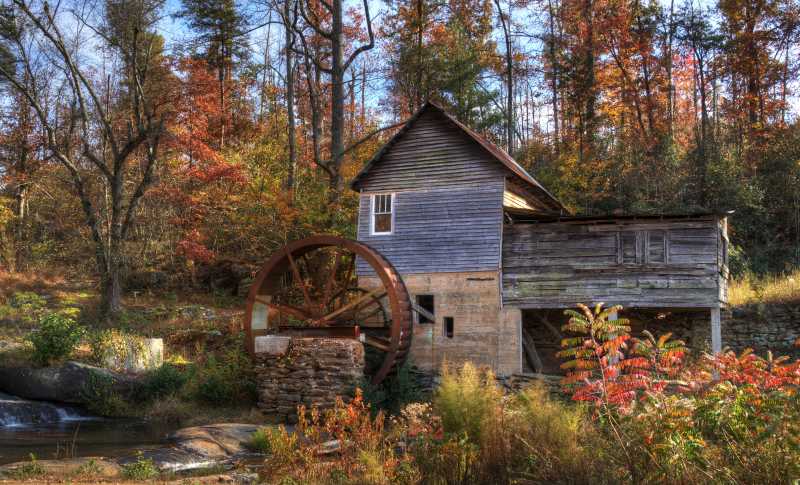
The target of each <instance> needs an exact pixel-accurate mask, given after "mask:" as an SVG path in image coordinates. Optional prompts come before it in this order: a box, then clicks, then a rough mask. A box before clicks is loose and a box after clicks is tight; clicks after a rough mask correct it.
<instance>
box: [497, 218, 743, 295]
mask: <svg viewBox="0 0 800 485" xmlns="http://www.w3.org/2000/svg"><path fill="white" fill-rule="evenodd" d="M723 234H724V229H723V227H722V226H721V225H720V224H719V222H718V219H717V218H708V219H690V220H685V219H680V220H654V221H649V220H623V219H620V220H617V221H615V222H614V223H605V224H595V223H591V222H584V223H577V222H574V221H573V222H568V223H567V222H550V223H533V224H529V223H519V224H513V225H507V226H506V227H505V230H504V235H503V262H502V264H503V302H504V304H505V305H511V306H517V307H520V308H561V307H571V306H574V305H575V303H579V302H580V303H596V302H605V303H607V304H622V305H624V306H628V307H642V308H644V307H676V308H699V307H718V306H720V304H724V303H725V294H726V291H725V288H724V286H725V285H726V277H727V270H726V269H725V268H723V266H724V265H723V264H722V263H723V262H722V261H721V254H722V253H721V251H720V249H719V246H720V244H721V241H722V237H723Z"/></svg>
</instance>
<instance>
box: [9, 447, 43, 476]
mask: <svg viewBox="0 0 800 485" xmlns="http://www.w3.org/2000/svg"><path fill="white" fill-rule="evenodd" d="M28 456H29V458H30V461H28V462H26V463H23V464H22V465H20V467H19V468H17V469H15V470H14V476H15V478H17V479H19V480H27V479H30V478H36V477H40V476H42V475H44V474H45V469H44V467H43V466H42V464H41V463H39V460H38V458H36V455H34V454H33V453H31V454H30V455H28Z"/></svg>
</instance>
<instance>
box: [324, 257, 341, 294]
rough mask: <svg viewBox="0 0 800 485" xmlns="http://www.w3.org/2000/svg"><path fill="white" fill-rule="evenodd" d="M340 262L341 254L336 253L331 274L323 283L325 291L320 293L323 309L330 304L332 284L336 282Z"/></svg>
mask: <svg viewBox="0 0 800 485" xmlns="http://www.w3.org/2000/svg"><path fill="white" fill-rule="evenodd" d="M341 262H342V253H340V252H339V251H336V259H335V260H334V262H333V268H332V269H331V274H330V275H329V276H328V281H326V282H325V290H324V291H323V293H322V301H323V305H324V307H325V308H327V307H328V305H329V304H330V303H331V294H332V292H333V283H334V282H335V281H336V275H337V274H338V273H339V265H340V264H341Z"/></svg>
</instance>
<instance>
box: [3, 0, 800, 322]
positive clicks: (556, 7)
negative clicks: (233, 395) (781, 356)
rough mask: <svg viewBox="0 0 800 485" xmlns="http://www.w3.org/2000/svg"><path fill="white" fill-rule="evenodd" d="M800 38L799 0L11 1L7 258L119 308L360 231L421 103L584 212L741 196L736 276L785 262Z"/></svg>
mask: <svg viewBox="0 0 800 485" xmlns="http://www.w3.org/2000/svg"><path fill="white" fill-rule="evenodd" d="M798 42H800V3H798V1H797V0H720V1H719V2H718V3H713V2H702V3H697V2H694V1H692V0H662V1H658V2H657V1H649V2H648V1H645V0H389V1H370V0H364V1H363V3H361V2H355V1H351V0H348V1H344V0H253V1H246V2H234V1H232V0H220V1H216V0H182V1H181V2H177V1H172V0H170V1H167V2H164V1H161V0H63V1H55V2H51V3H46V2H42V1H40V0H3V2H2V7H1V8H0V177H2V182H1V183H0V266H1V267H3V268H5V269H6V270H8V271H19V272H30V271H52V270H53V269H54V268H55V269H58V270H59V271H67V272H68V273H72V274H76V275H93V277H96V278H97V280H98V281H99V289H100V293H101V294H102V310H103V311H104V312H106V313H108V314H114V313H116V312H119V311H120V310H121V308H122V297H123V294H124V292H125V290H126V289H135V288H138V287H141V286H150V287H152V286H169V285H172V286H175V287H179V286H183V287H186V286H189V287H193V286H201V285H204V284H205V285H209V284H211V283H210V281H211V280H213V277H211V278H210V279H209V277H208V275H209V274H212V275H213V274H220V273H225V272H227V273H231V274H234V275H240V274H243V273H246V272H247V271H246V270H247V269H253V268H255V267H256V266H255V265H256V264H257V263H259V262H261V261H263V260H264V259H265V258H266V257H267V256H268V255H269V254H271V253H272V251H274V250H275V249H277V248H278V247H280V246H282V245H283V244H285V243H286V242H287V241H289V240H293V239H296V238H299V237H302V236H305V235H308V234H315V233H323V232H332V233H338V234H342V235H346V236H351V237H352V236H354V234H355V220H356V217H355V215H356V209H357V204H358V201H357V197H356V194H355V193H353V192H352V191H350V190H349V189H348V188H347V181H348V180H349V178H351V177H352V176H353V175H354V174H355V173H356V172H357V171H358V170H359V169H360V168H361V167H362V166H363V164H364V163H365V162H366V160H368V159H369V158H370V157H371V156H372V155H373V154H374V152H375V151H376V150H377V149H378V148H379V147H380V145H381V144H382V143H383V142H385V141H386V139H387V138H388V137H390V136H391V134H392V133H393V132H394V131H396V130H397V129H398V128H399V126H400V125H401V124H402V123H403V122H404V121H405V120H407V119H408V117H409V116H410V115H411V114H412V113H413V112H414V111H415V110H416V109H417V108H418V107H419V106H421V104H422V103H424V101H425V100H427V99H431V100H435V101H437V102H439V103H440V104H442V105H443V106H445V107H446V109H448V110H449V111H450V112H451V113H452V114H454V115H455V116H456V117H457V118H459V119H460V120H461V121H463V122H465V123H466V124H468V125H470V126H472V127H474V128H475V129H477V130H478V131H479V132H481V133H483V134H484V135H485V136H487V137H488V138H489V139H491V140H493V141H494V142H496V143H497V144H498V145H500V146H502V147H504V148H505V149H506V150H507V151H509V153H511V154H512V155H513V156H514V157H515V158H516V159H517V160H518V161H519V163H520V164H521V165H523V166H524V167H525V168H526V169H528V170H529V171H530V172H531V173H532V174H533V175H534V176H535V177H536V178H537V179H538V180H539V181H541V182H542V183H543V184H544V185H545V186H546V187H548V189H550V190H551V191H552V192H553V193H554V194H555V195H556V196H557V197H559V198H560V199H561V200H562V201H563V202H564V203H565V205H566V206H567V207H568V208H569V209H570V210H571V211H573V212H574V213H576V214H621V213H626V214H631V213H633V214H650V213H655V214H663V213H698V212H708V211H715V212H726V211H734V212H733V214H732V215H731V218H730V222H731V229H730V234H731V238H732V243H733V251H732V253H731V257H732V269H733V271H734V273H735V274H738V275H742V274H745V273H757V274H766V273H771V274H781V273H789V272H791V271H793V270H794V269H795V268H797V267H798V266H800V123H798V116H797V115H798V108H799V107H800V103H798V96H797V89H798V68H800V57H799V56H798V52H799V50H798ZM241 268H245V271H242V270H241ZM235 277H236V278H238V276H235Z"/></svg>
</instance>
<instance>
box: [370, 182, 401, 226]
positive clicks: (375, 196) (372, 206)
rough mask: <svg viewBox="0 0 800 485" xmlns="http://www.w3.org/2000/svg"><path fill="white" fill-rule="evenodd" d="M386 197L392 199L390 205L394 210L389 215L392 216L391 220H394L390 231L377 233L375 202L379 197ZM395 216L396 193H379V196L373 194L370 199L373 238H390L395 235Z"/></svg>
mask: <svg viewBox="0 0 800 485" xmlns="http://www.w3.org/2000/svg"><path fill="white" fill-rule="evenodd" d="M386 195H388V196H390V197H391V202H390V204H392V208H391V211H390V212H389V214H390V215H391V219H392V222H391V229H390V230H389V231H385V232H376V231H375V215H376V213H375V200H376V199H377V197H380V196H386ZM381 214H386V212H381ZM394 214H395V194H394V192H382V193H379V194H371V195H370V197H369V234H370V235H371V236H389V235H391V234H393V233H394Z"/></svg>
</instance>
